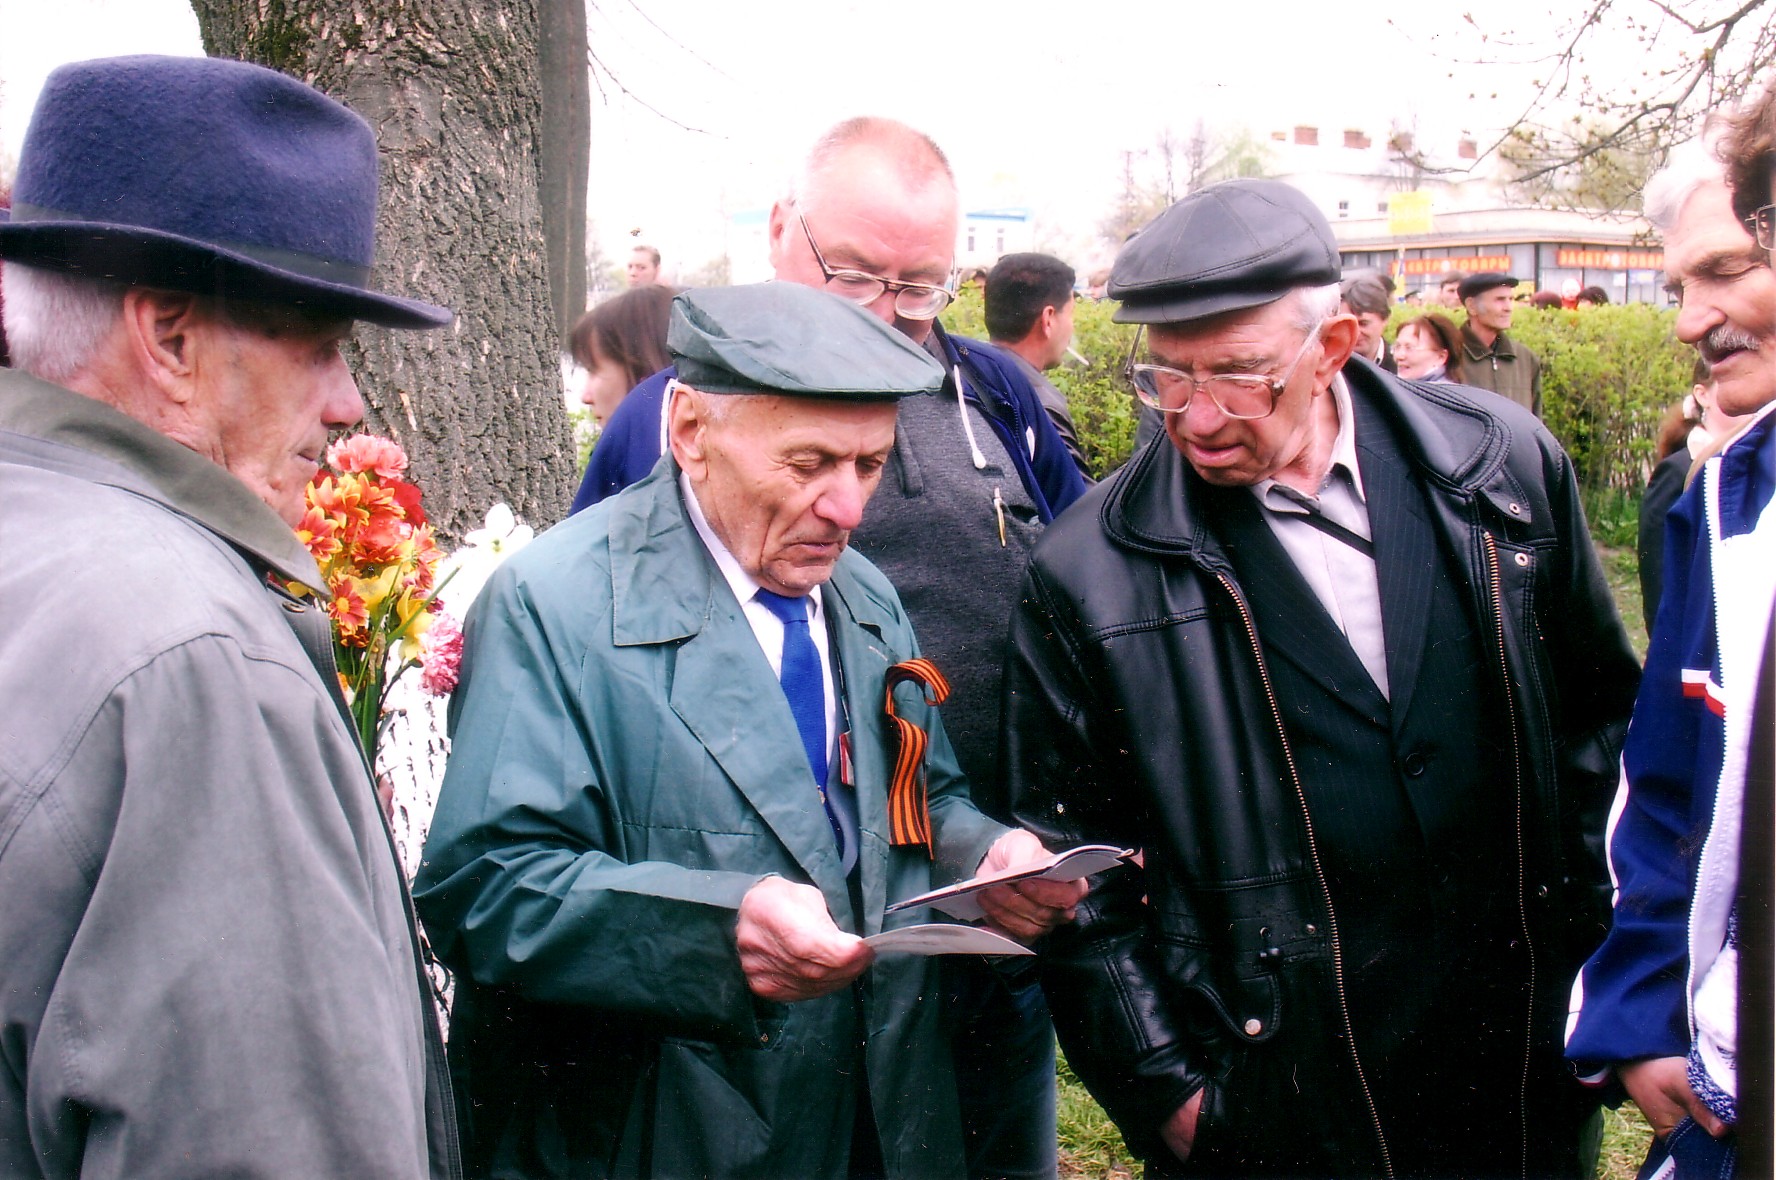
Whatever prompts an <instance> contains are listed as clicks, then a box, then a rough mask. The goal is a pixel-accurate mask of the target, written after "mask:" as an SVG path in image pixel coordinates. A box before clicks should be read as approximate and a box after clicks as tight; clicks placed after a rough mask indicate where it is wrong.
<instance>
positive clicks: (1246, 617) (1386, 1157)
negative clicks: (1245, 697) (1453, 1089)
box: [1215, 573, 1394, 1180]
mask: <svg viewBox="0 0 1776 1180" xmlns="http://www.w3.org/2000/svg"><path fill="white" fill-rule="evenodd" d="M1215 577H1216V578H1217V579H1219V581H1220V582H1221V585H1222V586H1223V587H1225V588H1226V590H1227V594H1228V596H1229V597H1230V598H1232V599H1233V604H1234V605H1235V606H1236V607H1238V608H1239V613H1240V620H1241V621H1242V622H1243V623H1244V624H1245V628H1246V641H1247V642H1248V643H1249V644H1250V645H1251V647H1252V659H1253V661H1254V662H1255V663H1256V664H1257V665H1258V679H1259V680H1260V681H1261V682H1262V683H1263V685H1264V698H1265V701H1266V702H1267V703H1268V704H1269V705H1270V719H1271V721H1272V722H1273V723H1274V724H1275V725H1276V734H1277V741H1278V742H1279V743H1281V745H1282V749H1283V761H1284V762H1286V763H1287V764H1288V766H1289V784H1290V785H1291V786H1292V787H1294V788H1295V800H1296V802H1297V803H1299V804H1300V805H1301V821H1302V823H1303V824H1304V825H1305V827H1306V829H1307V856H1308V859H1309V860H1310V861H1312V862H1313V870H1314V881H1315V883H1317V884H1318V885H1319V887H1320V901H1321V903H1322V904H1323V905H1324V906H1325V907H1326V937H1327V939H1328V940H1329V941H1330V943H1331V947H1332V988H1333V992H1334V993H1335V994H1336V996H1337V998H1338V1018H1339V1020H1340V1022H1341V1024H1342V1026H1343V1028H1344V1039H1345V1042H1346V1043H1347V1044H1349V1045H1350V1053H1351V1066H1352V1068H1354V1069H1355V1070H1356V1072H1357V1086H1358V1088H1359V1089H1361V1090H1362V1092H1363V1105H1364V1106H1365V1107H1367V1108H1368V1111H1369V1123H1370V1127H1371V1128H1372V1129H1373V1130H1374V1131H1375V1142H1376V1145H1377V1146H1378V1147H1380V1148H1381V1168H1382V1174H1383V1175H1384V1176H1386V1177H1388V1180H1393V1175H1394V1161H1393V1157H1392V1156H1391V1155H1390V1154H1389V1152H1388V1145H1387V1136H1386V1135H1385V1134H1383V1133H1382V1129H1381V1113H1380V1111H1378V1110H1377V1109H1376V1107H1375V1096H1374V1094H1372V1093H1371V1092H1370V1090H1369V1079H1368V1077H1367V1076H1366V1075H1365V1074H1364V1073H1363V1062H1362V1060H1361V1059H1360V1058H1359V1057H1358V1056H1357V1038H1356V1033H1355V1031H1354V1030H1353V1029H1352V1028H1351V1017H1350V1004H1349V1002H1348V1001H1347V1000H1346V999H1345V994H1344V951H1343V948H1342V946H1341V944H1340V943H1339V940H1338V916H1337V914H1335V913H1334V912H1333V910H1332V890H1331V887H1330V886H1328V885H1327V884H1326V873H1325V870H1324V868H1322V867H1321V865H1320V849H1319V844H1318V842H1317V840H1316V839H1315V837H1314V828H1313V816H1312V814H1310V813H1309V812H1308V810H1307V793H1306V792H1305V791H1303V790H1302V789H1301V775H1300V773H1299V772H1298V771H1297V770H1296V768H1295V752H1294V751H1293V750H1292V749H1291V748H1290V747H1289V735H1288V733H1287V732H1286V731H1285V730H1284V729H1283V711H1282V709H1281V707H1280V706H1278V704H1277V698H1276V689H1275V688H1273V687H1272V686H1271V683H1270V669H1269V668H1267V667H1266V666H1265V664H1264V652H1263V650H1262V649H1261V648H1260V647H1259V646H1258V628H1257V627H1256V626H1255V625H1254V624H1253V622H1252V612H1251V610H1250V609H1249V608H1248V607H1247V606H1246V600H1245V599H1244V598H1243V597H1241V596H1240V592H1239V589H1238V587H1236V586H1235V585H1234V584H1233V579H1231V578H1229V577H1228V576H1227V575H1226V574H1222V573H1218V574H1216V575H1215Z"/></svg>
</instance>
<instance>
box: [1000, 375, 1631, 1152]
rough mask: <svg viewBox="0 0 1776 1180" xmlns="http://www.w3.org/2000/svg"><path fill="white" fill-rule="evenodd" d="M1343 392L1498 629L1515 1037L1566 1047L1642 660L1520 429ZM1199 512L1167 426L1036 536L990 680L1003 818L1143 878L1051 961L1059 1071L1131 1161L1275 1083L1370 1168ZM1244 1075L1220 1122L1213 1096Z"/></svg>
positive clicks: (1319, 957)
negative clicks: (1177, 1114) (1196, 1101)
mask: <svg viewBox="0 0 1776 1180" xmlns="http://www.w3.org/2000/svg"><path fill="white" fill-rule="evenodd" d="M1345 373H1346V376H1347V378H1348V379H1349V381H1350V383H1351V388H1352V395H1353V397H1356V398H1359V399H1361V400H1362V401H1363V402H1364V404H1367V405H1371V406H1374V407H1375V408H1376V409H1377V410H1379V411H1380V412H1381V413H1382V414H1383V415H1385V416H1386V418H1387V419H1388V420H1389V421H1391V422H1392V423H1393V425H1394V426H1395V428H1396V433H1397V434H1398V435H1399V436H1400V437H1402V438H1405V439H1407V440H1409V441H1408V443H1407V444H1406V445H1407V448H1408V452H1409V454H1410V455H1411V462H1412V463H1413V465H1414V466H1415V467H1416V469H1417V474H1418V476H1419V478H1420V479H1422V481H1423V482H1424V484H1425V486H1426V487H1427V488H1428V489H1429V492H1430V494H1429V497H1428V498H1429V500H1430V501H1431V502H1432V504H1433V506H1434V510H1435V511H1434V515H1435V517H1436V519H1435V520H1434V522H1433V525H1434V528H1435V530H1436V532H1437V534H1438V536H1439V538H1440V539H1441V543H1442V545H1443V547H1444V548H1445V549H1446V550H1447V551H1448V552H1449V553H1451V554H1452V555H1453V556H1454V557H1455V559H1456V560H1457V561H1458V562H1459V563H1460V564H1461V566H1462V567H1464V568H1465V571H1466V574H1467V580H1468V581H1469V583H1470V584H1471V587H1472V594H1473V595H1474V605H1475V608H1476V610H1477V611H1478V617H1479V618H1481V619H1483V620H1490V624H1489V625H1487V626H1485V627H1484V628H1483V630H1484V633H1485V635H1486V637H1487V639H1486V642H1487V645H1488V647H1489V648H1490V650H1491V653H1492V658H1493V660H1495V661H1496V666H1497V668H1498V671H1499V675H1498V676H1497V678H1496V679H1495V681H1494V683H1492V684H1490V685H1487V686H1484V688H1485V692H1484V693H1476V699H1480V698H1481V697H1484V699H1486V700H1490V701H1495V702H1503V701H1506V700H1508V701H1509V708H1508V710H1503V709H1502V707H1501V711H1507V712H1508V717H1506V718H1504V719H1502V724H1503V726H1504V728H1503V729H1502V730H1501V732H1505V733H1507V734H1508V735H1509V738H1510V743H1511V746H1510V748H1511V751H1512V752H1513V753H1514V761H1515V773H1514V779H1515V781H1514V782H1512V783H1510V784H1509V789H1511V790H1512V791H1514V792H1515V797H1516V808H1515V814H1516V817H1517V820H1516V825H1515V835H1516V843H1517V848H1516V849H1515V850H1514V852H1515V855H1516V857H1517V859H1518V862H1519V866H1520V869H1519V877H1518V879H1519V880H1520V882H1521V911H1522V924H1523V928H1524V932H1525V935H1526V937H1527V938H1528V940H1529V942H1530V944H1531V948H1532V954H1533V956H1534V961H1535V962H1536V963H1537V964H1539V967H1538V969H1537V970H1536V971H1535V972H1534V976H1535V980H1534V992H1535V994H1536V997H1537V1000H1538V1002H1539V1005H1540V1007H1539V1009H1538V1015H1537V1018H1536V1019H1535V1021H1534V1024H1535V1026H1536V1031H1535V1032H1533V1033H1530V1034H1520V1035H1532V1036H1535V1037H1537V1038H1538V1040H1546V1042H1547V1046H1546V1050H1547V1054H1549V1055H1554V1056H1557V1054H1558V1049H1559V1043H1560V1040H1559V1038H1560V1033H1559V1029H1560V1022H1561V1020H1562V1019H1563V1017H1564V1012H1565V999H1566V992H1567V988H1568V986H1569V984H1570V982H1571V979H1572V976H1573V972H1574V971H1576V969H1577V966H1578V964H1579V963H1580V962H1581V961H1582V959H1583V956H1584V954H1585V953H1586V951H1587V950H1588V949H1589V947H1591V946H1592V945H1595V943H1596V942H1597V941H1598V939H1599V938H1601V936H1602V933H1603V930H1604V928H1605V924H1606V922H1607V914H1608V892H1607V890H1608V887H1607V881H1606V878H1605V874H1604V872H1603V868H1602V864H1603V859H1602V839H1603V827H1604V819H1605V815H1606V813H1607V809H1608V806H1609V802H1610V799H1611V797H1612V794H1613V790H1614V786H1615V782H1616V758H1617V753H1618V750H1619V747H1620V742H1621V738H1622V736H1623V733H1624V732H1625V730H1626V726H1627V720H1628V714H1629V710H1630V708H1631V706H1632V703H1633V699H1634V691H1635V686H1636V683H1637V681H1638V678H1639V669H1638V664H1637V661H1636V659H1635V657H1634V655H1633V652H1632V651H1631V649H1630V648H1629V646H1628V642H1627V637H1626V635H1625V634H1624V632H1623V629H1622V625H1621V622H1620V620H1619V618H1618V617H1617V614H1616V611H1615V608H1614V605H1613V603H1612V601H1611V598H1610V594H1609V590H1608V587H1607V585H1606V584H1605V581H1604V578H1603V575H1602V572H1601V570H1600V568H1599V565H1598V562H1597V558H1596V555H1595V553H1594V551H1593V548H1592V545H1591V543H1590V540H1589V537H1588V534H1587V532H1586V528H1585V522H1584V519H1583V515H1582V512H1581V510H1580V507H1579V501H1578V492H1577V487H1576V486H1575V481H1574V475H1573V471H1572V468H1571V465H1570V462H1569V461H1568V459H1567V457H1566V455H1565V454H1564V453H1563V452H1562V451H1561V449H1560V447H1559V446H1558V444H1557V443H1556V442H1555V441H1554V440H1553V438H1552V437H1551V436H1549V435H1548V434H1547V432H1546V431H1545V430H1543V429H1542V428H1541V427H1540V425H1539V424H1538V423H1536V422H1535V421H1534V420H1533V419H1532V418H1531V417H1530V416H1529V415H1528V414H1526V413H1524V412H1522V411H1520V410H1519V409H1518V408H1517V407H1515V406H1512V405H1509V404H1506V403H1505V402H1504V401H1503V400H1502V399H1497V398H1494V397H1492V396H1491V395H1489V394H1485V393H1478V392H1475V391H1473V390H1463V389H1459V388H1457V387H1454V386H1450V385H1415V384H1410V383H1406V382H1403V381H1400V380H1399V379H1397V378H1394V377H1391V376H1389V375H1387V374H1385V373H1381V372H1379V371H1378V370H1376V369H1375V368H1373V367H1372V366H1365V365H1355V364H1353V365H1351V366H1348V367H1347V369H1346V370H1345ZM1201 493H1202V485H1201V483H1200V481H1199V480H1198V479H1197V477H1196V476H1195V473H1194V472H1192V471H1191V470H1190V469H1189V467H1188V466H1187V465H1186V463H1185V462H1184V460H1183V458H1182V457H1181V456H1180V455H1179V453H1178V452H1177V450H1176V449H1175V448H1174V447H1173V446H1172V445H1171V443H1170V441H1169V440H1168V439H1166V438H1165V437H1163V436H1162V437H1160V438H1158V439H1156V440H1154V442H1153V444H1152V445H1149V446H1148V447H1146V448H1145V449H1143V450H1142V451H1141V452H1140V453H1139V454H1138V455H1137V456H1136V457H1135V458H1134V459H1133V460H1132V461H1131V463H1130V464H1129V466H1128V467H1126V468H1125V469H1124V470H1123V471H1122V472H1120V473H1119V474H1118V475H1117V476H1115V477H1113V478H1112V479H1111V480H1109V481H1108V482H1107V483H1106V484H1104V485H1101V486H1099V487H1098V488H1096V489H1094V491H1093V492H1091V493H1089V494H1088V495H1087V497H1086V498H1085V499H1083V500H1081V501H1080V502H1079V503H1078V504H1076V505H1075V506H1074V507H1073V508H1072V509H1071V510H1069V511H1068V512H1067V513H1066V514H1065V515H1064V516H1063V517H1062V518H1061V519H1060V520H1059V521H1058V522H1056V523H1055V524H1054V525H1052V526H1051V527H1050V529H1049V530H1048V532H1047V533H1046V535H1045V536H1044V537H1043V539H1042V541H1041V542H1040V543H1039V544H1038V547H1037V549H1036V551H1035V555H1034V557H1033V559H1032V563H1031V566H1030V569H1029V571H1028V573H1027V575H1026V581H1025V585H1024V590H1023V594H1022V596H1021V602H1020V606H1019V608H1018V613H1017V615H1016V616H1015V618H1014V621H1013V627H1012V650H1011V654H1010V656H1009V661H1008V665H1007V672H1006V676H1007V680H1006V718H1005V731H1004V732H1005V742H1006V746H1005V754H1006V756H1005V766H1006V770H1007V775H1008V786H1007V790H1008V792H1009V797H1008V798H1007V799H1006V800H1003V801H999V802H1000V803H1002V804H1003V807H1002V808H994V810H1009V811H1010V812H1011V813H1012V814H1014V815H1015V816H1016V818H1017V819H1018V820H1019V821H1020V822H1022V823H1024V824H1026V825H1027V826H1029V827H1031V828H1032V829H1033V830H1035V831H1036V832H1038V833H1039V834H1040V835H1041V836H1042V837H1043V838H1044V839H1045V840H1046V841H1047V842H1049V843H1050V844H1051V846H1063V845H1068V844H1072V843H1076V842H1081V841H1091V842H1103V843H1114V844H1121V845H1125V846H1129V847H1138V848H1141V849H1143V850H1144V853H1145V856H1144V860H1145V867H1144V869H1140V870H1137V869H1133V868H1131V869H1126V870H1117V871H1115V872H1113V873H1110V874H1106V875H1105V876H1104V877H1103V878H1100V879H1099V881H1098V882H1097V884H1096V886H1095V887H1094V890H1093V892H1092V894H1091V895H1090V897H1089V898H1088V899H1087V900H1086V902H1085V903H1084V904H1082V905H1081V907H1080V910H1079V919H1078V922H1077V923H1076V924H1075V925H1073V926H1071V927H1063V928H1062V929H1061V930H1059V931H1057V932H1056V934H1055V935H1054V936H1053V937H1052V938H1051V940H1050V943H1049V945H1048V946H1047V948H1046V949H1045V951H1044V958H1043V973H1044V984H1045V987H1046V989H1047V990H1048V993H1049V998H1050V1002H1051V1004H1052V1006H1053V1008H1054V1012H1055V1018H1056V1025H1057V1028H1058V1030H1059V1032H1060V1035H1061V1040H1062V1044H1063V1046H1064V1047H1065V1049H1066V1051H1067V1055H1068V1059H1069V1061H1070V1062H1071V1064H1072V1065H1073V1067H1074V1069H1075V1070H1076V1071H1077V1072H1078V1074H1079V1075H1080V1077H1081V1078H1082V1080H1084V1081H1085V1082H1086V1084H1087V1085H1088V1087H1089V1088H1090V1089H1091V1090H1092V1092H1093V1093H1094V1094H1095V1095H1096V1096H1097V1097H1098V1099H1099V1100H1100V1101H1101V1102H1102V1103H1103V1104H1104V1105H1105V1107H1106V1108H1107V1109H1108V1111H1109V1113H1110V1114H1111V1116H1112V1118H1114V1119H1115V1120H1116V1122H1117V1124H1118V1125H1119V1127H1120V1128H1121V1129H1122V1130H1123V1133H1124V1135H1125V1137H1126V1138H1127V1139H1128V1141H1129V1143H1130V1146H1131V1147H1132V1148H1133V1149H1134V1150H1135V1151H1136V1152H1138V1153H1140V1154H1142V1155H1144V1156H1148V1157H1150V1158H1167V1159H1169V1158H1170V1157H1169V1155H1167V1156H1162V1155H1161V1153H1164V1148H1163V1146H1162V1145H1161V1144H1160V1142H1159V1140H1158V1138H1157V1134H1156V1132H1157V1129H1158V1127H1159V1125H1160V1124H1161V1123H1162V1122H1163V1121H1164V1120H1165V1119H1166V1118H1167V1117H1169V1116H1170V1115H1171V1114H1172V1112H1173V1111H1175V1110H1176V1109H1177V1108H1178V1107H1180V1106H1182V1105H1183V1104H1184V1103H1185V1102H1186V1101H1187V1100H1188V1098H1189V1097H1190V1096H1191V1095H1192V1094H1193V1093H1195V1092H1196V1091H1197V1090H1198V1089H1199V1088H1203V1087H1205V1085H1206V1087H1207V1088H1206V1090H1205V1093H1204V1105H1203V1111H1202V1116H1201V1119H1200V1121H1199V1129H1198V1143H1199V1145H1201V1144H1203V1143H1204V1141H1205V1139H1209V1138H1212V1137H1213V1136H1216V1135H1244V1134H1255V1135H1256V1134H1263V1133H1264V1121H1265V1119H1266V1117H1267V1112H1266V1106H1267V1103H1266V1102H1265V1101H1264V1098H1265V1095H1266V1094H1267V1093H1272V1092H1274V1093H1277V1094H1281V1093H1282V1092H1283V1088H1284V1087H1288V1088H1290V1089H1291V1090H1292V1091H1293V1092H1294V1093H1296V1094H1300V1093H1303V1092H1305V1093H1308V1094H1315V1095H1317V1096H1318V1097H1317V1100H1316V1108H1317V1109H1318V1110H1319V1111H1321V1112H1323V1118H1318V1117H1316V1126H1315V1127H1314V1128H1313V1129H1312V1131H1311V1134H1312V1136H1314V1142H1315V1144H1316V1145H1317V1148H1316V1150H1317V1151H1318V1152H1319V1153H1320V1155H1321V1156H1322V1158H1324V1159H1326V1160H1331V1161H1341V1166H1340V1167H1339V1169H1338V1170H1340V1171H1346V1172H1348V1174H1353V1175H1383V1174H1386V1173H1387V1172H1388V1171H1389V1167H1388V1163H1387V1149H1386V1146H1385V1142H1384V1136H1383V1134H1382V1129H1381V1125H1380V1119H1379V1118H1378V1116H1377V1114H1376V1112H1375V1110H1374V1103H1373V1100H1372V1099H1371V1098H1370V1096H1369V1088H1368V1085H1367V1083H1366V1082H1365V1079H1364V1077H1363V1074H1362V1066H1361V1064H1360V1062H1359V1060H1358V1057H1357V1054H1355V1053H1353V1051H1352V1049H1351V1041H1350V1036H1349V1016H1348V1008H1347V1006H1346V1000H1345V995H1344V971H1345V967H1344V964H1343V962H1342V960H1341V948H1340V943H1339V935H1338V927H1337V921H1336V915H1335V913H1334V912H1333V910H1332V907H1331V903H1330V896H1329V894H1328V891H1327V887H1326V882H1325V877H1324V873H1323V871H1322V869H1321V865H1320V859H1319V851H1318V849H1317V848H1316V846H1315V837H1314V832H1313V828H1312V823H1311V819H1310V818H1309V816H1308V814H1307V808H1306V804H1305V801H1304V798H1303V795H1302V792H1301V786H1300V783H1299V781H1298V779H1297V776H1296V771H1295V767H1294V764H1293V761H1292V755H1291V751H1290V748H1289V744H1288V741H1287V739H1286V737H1285V735H1284V731H1283V728H1282V719H1281V717H1280V716H1279V711H1278V707H1277V702H1276V697H1275V695H1274V693H1273V691H1272V686H1271V682H1270V679H1269V675H1268V673H1267V670H1266V663H1265V654H1264V650H1263V647H1262V645H1261V644H1260V642H1259V639H1258V635H1257V632H1256V628H1255V626H1254V624H1253V622H1252V614H1251V612H1250V610H1249V608H1248V606H1247V603H1246V600H1245V597H1244V595H1243V593H1242V591H1241V587H1240V585H1239V583H1238V581H1237V579H1236V577H1235V575H1234V572H1233V568H1232V566H1231V565H1230V564H1229V562H1228V560H1227V559H1226V556H1225V555H1224V553H1223V552H1222V551H1221V549H1220V547H1219V546H1218V544H1217V542H1216V540H1215V538H1214V536H1213V535H1212V533H1211V530H1210V529H1209V527H1208V526H1207V524H1206V523H1205V521H1204V520H1203V519H1202V518H1201V516H1200V504H1201ZM1430 559H1431V557H1430V556H1429V555H1427V560H1430ZM1489 662H1490V661H1489ZM1512 851H1513V850H1506V851H1505V855H1511V853H1512ZM1425 986H1427V987H1432V986H1436V981H1435V979H1434V978H1433V977H1431V973H1429V972H1427V979H1426V983H1425ZM1267 1044H1268V1045H1271V1046H1278V1047H1281V1046H1286V1047H1287V1051H1286V1052H1278V1053H1272V1052H1267V1051H1266V1050H1265V1046H1266V1045H1267ZM1281 1061H1287V1062H1289V1063H1290V1064H1289V1065H1288V1068H1287V1069H1284V1070H1280V1071H1279V1072H1278V1073H1277V1076H1274V1077H1271V1076H1267V1074H1266V1072H1265V1071H1266V1070H1271V1069H1274V1068H1275V1066H1274V1063H1275V1062H1281ZM1235 1068H1238V1069H1240V1070H1242V1071H1245V1072H1244V1074H1243V1075H1242V1078H1241V1084H1240V1086H1239V1090H1240V1091H1241V1097H1240V1099H1239V1102H1238V1105H1239V1106H1240V1107H1241V1109H1239V1110H1230V1109H1228V1108H1227V1106H1228V1103H1227V1102H1226V1101H1225V1100H1224V1099H1225V1095H1224V1094H1223V1093H1222V1091H1221V1089H1220V1086H1219V1085H1218V1081H1217V1079H1224V1078H1226V1077H1227V1076H1228V1074H1229V1071H1230V1070H1233V1069H1235ZM1312 1075H1317V1076H1312ZM1281 1109H1282V1107H1281V1106H1278V1107H1275V1108H1274V1110H1273V1111H1272V1112H1271V1115H1270V1117H1274V1114H1275V1111H1280V1110H1281ZM1248 1120H1250V1122H1249V1123H1248ZM1503 1130H1506V1133H1508V1129H1503Z"/></svg>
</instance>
